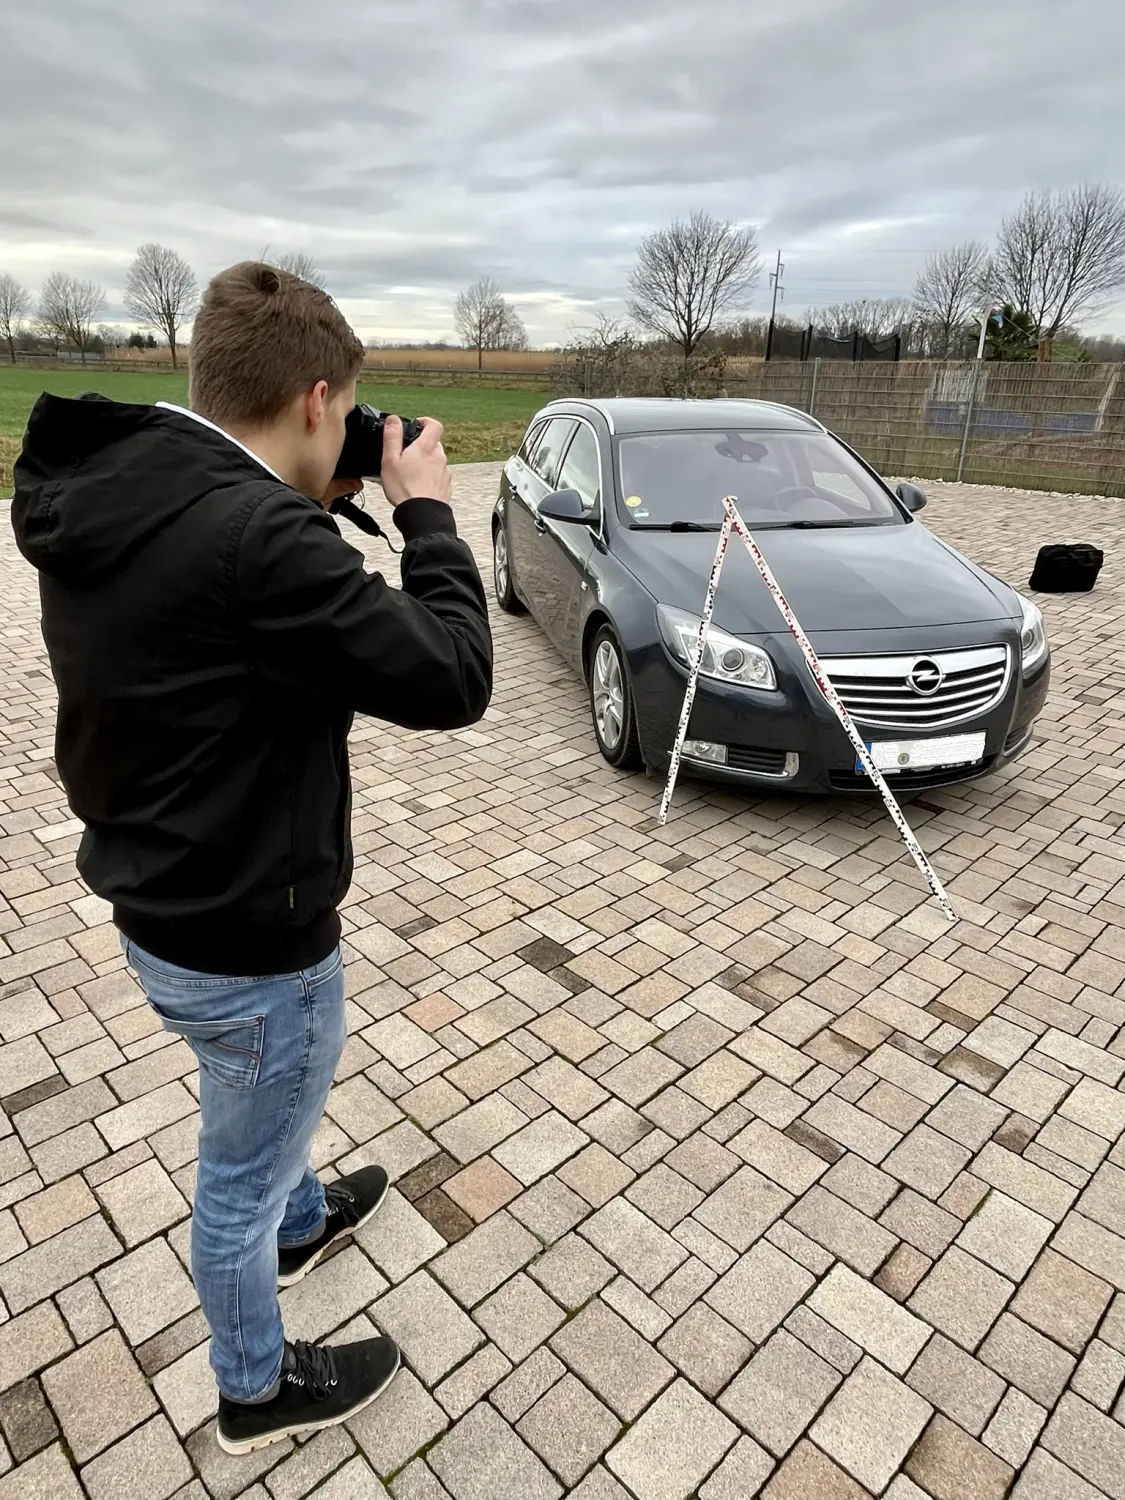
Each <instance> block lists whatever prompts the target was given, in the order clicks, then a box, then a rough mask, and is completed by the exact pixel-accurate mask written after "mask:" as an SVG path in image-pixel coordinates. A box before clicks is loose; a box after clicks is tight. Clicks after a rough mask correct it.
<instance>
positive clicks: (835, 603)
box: [623, 522, 1019, 635]
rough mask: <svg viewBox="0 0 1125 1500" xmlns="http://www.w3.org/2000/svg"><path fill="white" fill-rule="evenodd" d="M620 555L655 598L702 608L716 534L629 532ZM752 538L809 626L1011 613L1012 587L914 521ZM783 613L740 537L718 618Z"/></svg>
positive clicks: (732, 624) (771, 623)
mask: <svg viewBox="0 0 1125 1500" xmlns="http://www.w3.org/2000/svg"><path fill="white" fill-rule="evenodd" d="M625 535H626V536H628V538H629V542H630V545H629V548H628V554H627V556H625V555H623V561H625V562H626V565H627V566H628V567H629V568H630V569H631V571H632V572H633V573H634V575H635V576H636V577H637V579H638V580H639V581H640V582H641V583H642V584H643V585H644V587H645V588H646V589H647V590H648V591H649V593H650V594H652V595H653V596H654V597H655V598H657V599H660V600H662V601H663V602H664V603H667V604H671V605H673V606H675V607H676V608H679V609H683V610H687V611H688V612H689V613H691V614H695V615H697V614H699V612H700V610H701V609H702V607H703V596H704V593H705V592H706V588H707V577H708V574H709V573H710V571H711V564H712V562H713V561H714V557H715V543H716V540H717V538H716V536H715V534H714V533H713V532H711V533H702V534H699V535H696V534H693V533H690V532H689V533H668V532H656V531H654V532H651V533H648V534H646V533H645V532H643V531H633V532H626V533H625ZM755 540H756V541H757V543H758V545H759V546H760V547H761V549H762V553H763V555H764V557H765V559H766V561H767V562H768V563H769V565H770V567H771V568H772V569H773V571H774V573H775V575H776V577H777V581H778V583H779V584H780V585H781V587H782V589H783V590H784V592H785V594H786V597H787V598H788V599H789V602H790V604H792V606H793V611H794V613H795V614H796V616H797V618H798V619H799V620H800V622H801V624H802V625H803V626H804V628H805V629H806V630H807V631H810V632H813V631H816V632H819V631H836V630H883V629H892V628H893V629H905V628H909V627H912V626H919V627H930V626H937V625H960V624H975V623H978V622H983V621H991V620H1001V619H1008V618H1010V617H1012V616H1013V614H1015V615H1018V614H1019V607H1018V605H1017V604H1015V602H1014V596H1012V594H1011V591H1010V590H1009V589H1007V587H1006V586H1005V585H1004V584H1002V583H1000V582H999V581H998V580H994V579H993V580H990V579H989V578H988V577H987V575H986V574H984V573H982V572H981V571H980V570H978V569H976V568H974V567H972V566H971V565H970V564H969V563H968V562H967V561H966V559H965V558H963V557H961V556H960V555H959V554H958V553H956V552H954V551H953V549H952V548H950V547H947V546H945V544H944V543H943V542H941V541H939V539H938V538H937V537H935V536H934V535H933V533H932V532H930V531H927V530H926V528H925V527H924V526H922V525H920V524H918V523H917V522H915V523H913V524H911V525H909V526H871V527H857V528H855V529H854V530H843V529H841V530H836V529H833V530H826V531H768V530H765V529H763V530H761V531H759V532H756V533H755ZM779 620H780V616H779V615H778V613H777V607H776V605H775V604H774V602H773V600H772V599H771V597H770V595H769V592H768V590H767V589H766V586H765V584H764V583H763V582H762V580H761V577H760V576H759V574H758V570H757V569H756V568H755V567H754V564H753V563H752V562H751V561H750V559H749V557H747V555H746V552H745V549H744V548H743V547H742V545H741V543H740V542H739V541H738V539H737V538H736V537H732V538H731V541H730V546H729V547H728V549H727V556H726V561H725V562H724V564H723V576H722V582H721V583H720V585H719V591H718V594H717V596H716V600H715V623H716V625H718V626H719V627H720V628H721V629H724V630H728V631H730V632H732V633H733V634H734V635H756V634H769V633H770V632H772V631H775V630H776V629H777V628H778V624H779Z"/></svg>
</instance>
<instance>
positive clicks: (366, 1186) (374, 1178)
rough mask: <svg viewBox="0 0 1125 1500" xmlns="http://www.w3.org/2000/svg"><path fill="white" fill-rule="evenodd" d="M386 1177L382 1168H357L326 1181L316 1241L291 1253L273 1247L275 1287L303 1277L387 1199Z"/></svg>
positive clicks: (287, 1284) (290, 1251) (299, 1246)
mask: <svg viewBox="0 0 1125 1500" xmlns="http://www.w3.org/2000/svg"><path fill="white" fill-rule="evenodd" d="M388 1186H389V1183H388V1179H387V1174H386V1172H384V1171H383V1169H382V1167H361V1168H360V1170H359V1171H358V1172H352V1173H351V1175H350V1176H348V1177H340V1178H338V1179H337V1180H336V1181H335V1182H330V1183H329V1184H328V1186H327V1187H326V1188H325V1189H324V1196H325V1199H326V1200H327V1202H328V1217H327V1218H326V1219H325V1221H324V1233H323V1234H322V1235H321V1237H320V1239H318V1240H313V1241H312V1242H311V1243H310V1244H308V1245H298V1246H297V1247H296V1249H294V1250H286V1249H283V1248H282V1247H281V1246H280V1245H279V1246H278V1248H277V1284H278V1286H292V1285H293V1283H294V1282H295V1281H300V1279H301V1277H302V1276H307V1275H308V1273H309V1272H310V1271H311V1270H312V1268H313V1266H315V1265H316V1263H317V1261H318V1260H319V1259H320V1257H321V1256H322V1255H323V1254H324V1252H325V1251H326V1250H327V1249H328V1247H329V1245H331V1244H332V1243H333V1241H335V1240H338V1239H342V1238H343V1236H344V1235H345V1234H351V1233H352V1231H353V1230H356V1229H359V1228H360V1227H361V1226H362V1225H364V1224H366V1223H367V1221H368V1219H370V1217H371V1216H372V1214H373V1213H375V1211H376V1209H378V1207H379V1205H380V1204H381V1203H382V1201H383V1199H384V1198H385V1197H386V1196H387V1188H388Z"/></svg>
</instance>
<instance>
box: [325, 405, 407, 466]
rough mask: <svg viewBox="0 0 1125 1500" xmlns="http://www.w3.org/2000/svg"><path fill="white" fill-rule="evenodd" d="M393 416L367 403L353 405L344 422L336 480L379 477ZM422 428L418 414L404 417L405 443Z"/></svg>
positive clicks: (405, 444)
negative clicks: (389, 420) (385, 435)
mask: <svg viewBox="0 0 1125 1500" xmlns="http://www.w3.org/2000/svg"><path fill="white" fill-rule="evenodd" d="M389 415H390V413H389V412H385V411H376V409H375V407H373V406H367V405H366V404H364V405H360V406H353V407H352V409H351V411H350V412H348V415H347V419H346V421H345V422H344V446H343V447H342V448H341V449H340V461H339V463H338V464H337V465H336V472H335V474H334V476H333V477H334V478H335V479H378V477H379V472H380V470H381V469H382V467H383V428H384V427H385V426H386V422H387V417H388V416H389ZM421 431H422V424H421V422H419V421H418V420H417V419H416V418H415V417H403V419H402V446H403V447H404V448H405V447H406V446H407V444H409V443H412V442H413V441H414V439H415V438H416V437H418V436H419V435H420V434H421Z"/></svg>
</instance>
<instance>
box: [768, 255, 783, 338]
mask: <svg viewBox="0 0 1125 1500" xmlns="http://www.w3.org/2000/svg"><path fill="white" fill-rule="evenodd" d="M784 275H785V267H784V266H783V265H782V263H781V251H780V250H779V251H778V252H777V265H776V266H775V268H774V269H773V270H772V271H771V272H770V285H771V286H772V287H773V301H772V302H771V303H770V322H771V323H772V322H773V320H774V318H775V317H776V316H777V304H778V299H781V300H782V301H784V300H785V288H784V287H783V286H782V284H781V278H782V277H783V276H784Z"/></svg>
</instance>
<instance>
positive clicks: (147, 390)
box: [0, 365, 547, 494]
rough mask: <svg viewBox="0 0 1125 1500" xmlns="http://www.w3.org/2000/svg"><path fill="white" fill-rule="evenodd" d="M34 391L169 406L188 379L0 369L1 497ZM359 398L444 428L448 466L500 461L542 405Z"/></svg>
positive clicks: (534, 400)
mask: <svg viewBox="0 0 1125 1500" xmlns="http://www.w3.org/2000/svg"><path fill="white" fill-rule="evenodd" d="M41 391H50V392H51V393H52V394H53V395H56V396H77V395H78V394H79V393H80V392H81V391H100V392H101V393H102V395H104V396H111V397H112V398H113V399H114V400H115V401H141V402H153V401H176V402H179V403H181V404H182V403H183V401H184V400H185V398H186V396H187V377H186V376H185V375H172V374H167V375H164V374H160V373H145V372H142V371H137V372H135V373H134V372H133V371H122V372H116V371H112V370H98V369H97V367H96V366H93V365H91V366H89V367H88V368H87V369H85V370H82V369H77V370H27V369H20V368H18V367H17V368H16V369H4V368H3V367H0V494H7V493H8V492H9V490H10V488H11V483H12V469H11V466H12V462H13V460H14V459H15V456H16V454H17V453H18V452H19V444H20V438H21V436H22V434H23V430H24V427H25V426H26V424H27V417H28V413H29V412H30V411H31V408H32V406H33V405H34V404H35V398H36V397H37V396H38V395H39V393H40V392H41ZM359 399H360V400H361V401H368V402H370V403H371V405H372V406H377V407H380V408H382V409H383V410H386V411H397V412H402V413H405V414H406V415H407V416H412V417H414V416H424V417H437V419H438V421H440V422H442V423H443V424H444V425H445V447H446V451H447V452H448V454H449V457H450V459H451V460H452V461H453V462H454V463H480V462H485V461H487V460H491V459H502V458H507V456H508V454H509V453H511V452H513V451H514V450H515V449H516V448H517V447H518V446H519V443H520V439H521V438H522V436H523V433H524V429H525V428H526V427H527V424H528V422H529V421H530V419H531V417H532V416H533V415H534V414H535V412H536V411H537V410H538V409H539V407H540V406H542V405H543V403H544V402H545V401H546V399H547V396H546V393H545V391H537V390H512V391H509V390H496V389H495V388H489V387H474V386H471V385H456V386H444V387H443V386H436V385H426V386H388V385H373V384H366V383H361V384H360V387H359Z"/></svg>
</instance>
